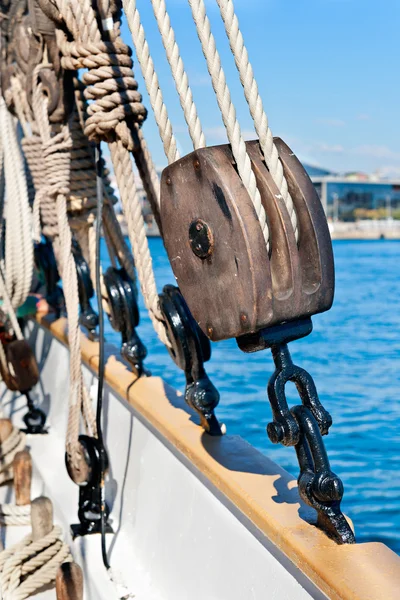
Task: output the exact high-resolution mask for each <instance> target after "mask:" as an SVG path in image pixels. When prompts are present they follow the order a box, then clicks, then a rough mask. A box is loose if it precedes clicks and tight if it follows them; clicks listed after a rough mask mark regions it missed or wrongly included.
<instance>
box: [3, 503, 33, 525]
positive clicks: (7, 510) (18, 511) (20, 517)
mask: <svg viewBox="0 0 400 600" xmlns="http://www.w3.org/2000/svg"><path fill="white" fill-rule="evenodd" d="M30 523H31V505H30V504H26V505H25V506H17V505H16V504H0V525H30Z"/></svg>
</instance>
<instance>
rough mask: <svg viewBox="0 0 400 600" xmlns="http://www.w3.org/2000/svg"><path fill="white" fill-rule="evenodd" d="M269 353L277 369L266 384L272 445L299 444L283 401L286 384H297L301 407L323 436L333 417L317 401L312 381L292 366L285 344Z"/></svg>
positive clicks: (297, 432) (298, 368) (300, 369)
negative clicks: (311, 416) (313, 420)
mask: <svg viewBox="0 0 400 600" xmlns="http://www.w3.org/2000/svg"><path fill="white" fill-rule="evenodd" d="M271 351H272V357H273V359H274V363H275V367H276V369H275V372H274V373H273V375H272V376H271V378H270V380H269V382H268V398H269V401H270V404H271V408H272V414H273V417H274V420H273V422H272V423H269V425H268V427H267V432H268V436H269V438H270V440H271V442H273V443H274V444H277V443H279V442H280V443H282V444H284V445H285V446H294V445H295V444H297V443H298V441H299V436H300V432H299V428H298V425H297V423H296V420H295V419H294V417H293V416H292V415H291V413H290V411H289V408H288V404H287V401H286V394H285V386H286V383H287V382H288V381H292V382H293V383H294V384H295V385H296V388H297V391H298V393H299V396H300V398H301V401H302V403H303V405H304V406H307V408H309V409H310V410H311V412H312V414H313V415H314V417H315V419H316V421H317V423H318V426H319V428H320V430H321V433H322V435H326V434H327V433H328V431H329V428H330V426H331V425H332V417H331V415H330V414H329V413H328V411H326V410H325V408H324V407H323V406H322V404H321V402H320V401H319V398H318V392H317V388H316V387H315V383H314V380H313V378H312V377H311V375H310V374H309V373H308V372H307V371H306V370H305V369H302V368H301V367H298V366H297V365H295V364H293V361H292V357H291V355H290V351H289V348H288V346H287V343H281V344H279V345H276V346H272V348H271Z"/></svg>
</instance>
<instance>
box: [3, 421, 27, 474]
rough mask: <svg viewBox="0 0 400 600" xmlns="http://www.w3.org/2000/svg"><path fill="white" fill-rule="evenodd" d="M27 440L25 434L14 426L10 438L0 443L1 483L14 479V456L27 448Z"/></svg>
mask: <svg viewBox="0 0 400 600" xmlns="http://www.w3.org/2000/svg"><path fill="white" fill-rule="evenodd" d="M25 440H26V436H25V434H24V433H23V432H22V431H20V430H19V429H16V428H14V429H13V430H12V432H11V433H10V435H9V436H8V438H7V439H5V440H4V441H3V442H1V443H0V484H2V483H5V482H6V481H9V480H10V479H12V477H13V461H14V457H15V455H16V454H17V452H20V450H23V449H24V448H25Z"/></svg>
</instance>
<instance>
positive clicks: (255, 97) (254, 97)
mask: <svg viewBox="0 0 400 600" xmlns="http://www.w3.org/2000/svg"><path fill="white" fill-rule="evenodd" d="M217 2H218V5H219V7H220V11H221V16H222V20H223V22H224V25H225V30H226V34H227V36H228V39H229V43H230V47H231V50H232V53H233V56H234V58H235V63H236V66H237V69H238V71H239V75H240V81H241V82H242V85H243V89H244V93H245V96H246V100H247V103H248V105H249V108H250V113H251V116H252V118H253V121H254V127H255V130H256V132H257V135H258V138H259V141H260V146H261V150H262V153H263V155H264V159H265V163H266V165H267V167H268V170H269V172H270V173H271V176H272V179H273V180H274V181H275V183H276V185H277V187H278V189H279V191H280V192H281V195H282V198H283V200H284V202H285V204H286V207H287V209H288V212H289V216H290V220H291V222H292V225H293V229H294V232H295V236H296V239H298V235H299V232H298V226H297V216H296V211H295V209H294V206H293V200H292V197H291V195H290V193H289V190H288V184H287V181H286V177H285V175H284V173H283V167H282V163H281V161H280V159H279V155H278V150H277V148H276V146H275V143H274V139H273V136H272V132H271V129H270V128H269V126H268V119H267V115H266V113H265V110H264V107H263V102H262V99H261V96H260V94H259V92H258V86H257V81H256V79H255V76H254V72H253V67H252V66H251V63H250V60H249V55H248V52H247V48H246V46H245V44H244V40H243V35H242V33H241V31H240V28H239V21H238V18H237V16H236V14H235V7H234V5H233V1H232V0H217Z"/></svg>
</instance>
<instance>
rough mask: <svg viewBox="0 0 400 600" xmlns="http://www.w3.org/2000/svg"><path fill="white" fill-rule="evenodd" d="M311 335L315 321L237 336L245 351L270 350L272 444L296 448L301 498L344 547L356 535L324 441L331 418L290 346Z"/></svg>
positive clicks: (323, 527) (288, 324)
mask: <svg viewBox="0 0 400 600" xmlns="http://www.w3.org/2000/svg"><path fill="white" fill-rule="evenodd" d="M311 331H312V322H311V319H310V318H306V319H301V320H299V321H293V322H287V323H283V324H282V325H276V326H274V327H270V328H266V329H262V330H260V331H258V332H256V333H252V334H248V335H244V336H241V337H240V338H237V340H236V341H237V343H238V346H239V348H240V349H241V350H243V351H244V352H256V351H257V350H263V349H264V348H270V349H271V352H272V357H273V360H274V363H275V372H274V373H273V374H272V376H271V378H270V380H269V382H268V398H269V401H270V404H271V409H272V415H273V421H272V422H271V423H269V424H268V426H267V433H268V437H269V439H270V440H271V442H272V443H273V444H279V443H281V444H283V445H285V446H295V449H296V454H297V459H298V462H299V467H300V475H299V478H298V487H299V494H300V496H301V498H302V499H303V500H304V502H305V503H306V504H307V505H308V506H311V507H312V508H315V510H316V511H317V515H318V517H317V525H318V526H319V527H321V529H323V530H324V531H325V532H326V533H327V534H328V535H329V536H330V537H332V538H333V539H335V541H336V542H337V543H339V544H352V543H354V542H355V538H354V534H353V531H352V530H351V528H350V526H349V524H348V523H347V521H346V519H345V517H344V515H343V513H342V512H341V509H340V502H341V500H342V497H343V483H342V481H341V479H340V478H339V477H338V476H337V475H335V473H333V472H332V471H331V468H330V465H329V460H328V455H327V453H326V449H325V445H324V442H323V439H322V436H323V435H326V434H327V433H328V432H329V428H330V426H331V425H332V417H331V416H330V414H329V413H328V411H327V410H325V408H324V407H323V406H322V404H321V402H320V400H319V398H318V392H317V389H316V387H315V383H314V380H313V378H312V377H311V375H310V374H309V373H308V372H307V371H306V370H305V369H302V368H301V367H298V366H297V365H295V364H293V361H292V357H291V355H290V351H289V348H288V343H289V342H291V341H294V340H296V339H300V338H302V337H305V336H307V335H308V334H309V333H311ZM288 381H292V382H293V383H294V384H295V385H296V388H297V391H298V394H299V396H300V399H301V402H302V404H301V405H299V406H295V407H294V408H292V409H291V410H289V406H288V403H287V399H286V394H285V386H286V384H287V382H288Z"/></svg>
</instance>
